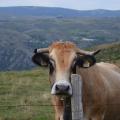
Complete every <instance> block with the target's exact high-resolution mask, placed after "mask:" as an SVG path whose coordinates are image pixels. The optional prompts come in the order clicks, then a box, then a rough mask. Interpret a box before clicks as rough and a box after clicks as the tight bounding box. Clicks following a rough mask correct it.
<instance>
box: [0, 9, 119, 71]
mask: <svg viewBox="0 0 120 120" xmlns="http://www.w3.org/2000/svg"><path fill="white" fill-rule="evenodd" d="M56 40H62V41H72V42H74V43H75V44H77V46H78V47H80V48H91V47H92V46H96V45H101V44H105V43H106V44H108V43H112V42H119V41H120V17H119V11H108V10H91V11H78V10H71V9H64V8H48V7H3V8H0V71H6V70H25V69H31V68H33V67H35V65H34V64H33V63H32V61H31V56H32V54H33V50H34V49H35V48H41V47H47V46H49V45H50V44H51V43H52V42H54V41H56ZM111 52H112V51H111Z"/></svg>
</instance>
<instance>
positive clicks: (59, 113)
mask: <svg viewBox="0 0 120 120" xmlns="http://www.w3.org/2000/svg"><path fill="white" fill-rule="evenodd" d="M52 104H53V106H54V109H55V120H63V114H64V106H63V101H61V99H60V97H59V96H52Z"/></svg>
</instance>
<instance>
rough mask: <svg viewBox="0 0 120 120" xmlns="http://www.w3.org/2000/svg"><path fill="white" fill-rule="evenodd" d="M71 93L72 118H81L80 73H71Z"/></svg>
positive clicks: (81, 119)
mask: <svg viewBox="0 0 120 120" xmlns="http://www.w3.org/2000/svg"><path fill="white" fill-rule="evenodd" d="M71 84H72V90H73V95H72V98H71V112H72V120H83V106H82V79H81V76H80V75H77V74H72V75H71Z"/></svg>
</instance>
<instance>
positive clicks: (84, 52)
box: [77, 49, 101, 55]
mask: <svg viewBox="0 0 120 120" xmlns="http://www.w3.org/2000/svg"><path fill="white" fill-rule="evenodd" d="M100 51H101V50H100V49H99V50H96V51H93V52H90V51H85V50H81V49H78V50H77V54H81V55H96V54H98V53H99V52H100Z"/></svg>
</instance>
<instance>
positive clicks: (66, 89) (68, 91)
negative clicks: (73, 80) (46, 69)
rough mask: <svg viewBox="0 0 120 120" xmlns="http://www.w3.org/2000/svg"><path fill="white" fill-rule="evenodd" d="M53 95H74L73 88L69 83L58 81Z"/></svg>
mask: <svg viewBox="0 0 120 120" xmlns="http://www.w3.org/2000/svg"><path fill="white" fill-rule="evenodd" d="M51 94H53V95H70V96H71V95H72V87H71V84H70V83H69V82H68V81H63V80H61V81H58V82H55V83H54V85H53V87H52V90H51Z"/></svg>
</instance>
